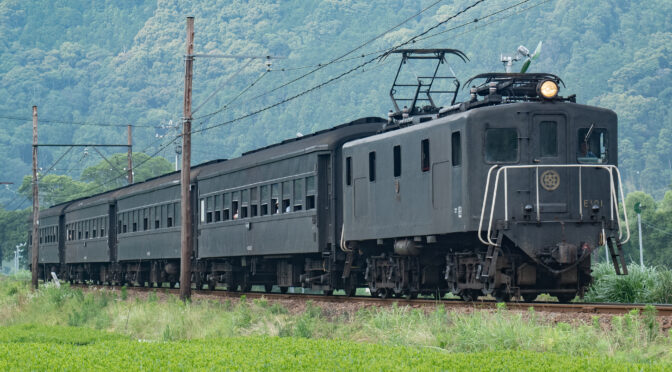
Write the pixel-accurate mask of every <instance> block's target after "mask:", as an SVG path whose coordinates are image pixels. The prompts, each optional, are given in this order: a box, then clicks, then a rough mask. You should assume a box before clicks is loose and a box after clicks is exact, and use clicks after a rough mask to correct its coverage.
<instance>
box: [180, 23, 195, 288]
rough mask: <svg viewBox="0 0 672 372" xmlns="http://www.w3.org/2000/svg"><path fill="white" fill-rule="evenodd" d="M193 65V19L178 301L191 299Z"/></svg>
mask: <svg viewBox="0 0 672 372" xmlns="http://www.w3.org/2000/svg"><path fill="white" fill-rule="evenodd" d="M193 63H194V17H187V55H186V56H185V63H184V116H183V118H182V124H183V125H182V171H181V173H180V182H181V208H180V214H181V220H182V228H181V236H180V244H181V253H182V254H181V259H180V298H181V299H182V300H183V301H187V300H190V299H191V253H192V252H191V248H192V236H191V197H190V196H191V195H190V194H189V193H190V190H189V189H190V186H191V80H192V72H193Z"/></svg>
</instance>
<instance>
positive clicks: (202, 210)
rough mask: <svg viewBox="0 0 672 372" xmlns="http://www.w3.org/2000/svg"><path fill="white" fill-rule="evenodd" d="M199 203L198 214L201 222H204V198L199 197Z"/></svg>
mask: <svg viewBox="0 0 672 372" xmlns="http://www.w3.org/2000/svg"><path fill="white" fill-rule="evenodd" d="M199 204H200V208H199V209H200V216H201V218H200V219H201V223H205V198H201V202H200V203H199Z"/></svg>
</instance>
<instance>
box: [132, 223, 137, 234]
mask: <svg viewBox="0 0 672 372" xmlns="http://www.w3.org/2000/svg"><path fill="white" fill-rule="evenodd" d="M136 231H138V223H137V222H133V232H136Z"/></svg>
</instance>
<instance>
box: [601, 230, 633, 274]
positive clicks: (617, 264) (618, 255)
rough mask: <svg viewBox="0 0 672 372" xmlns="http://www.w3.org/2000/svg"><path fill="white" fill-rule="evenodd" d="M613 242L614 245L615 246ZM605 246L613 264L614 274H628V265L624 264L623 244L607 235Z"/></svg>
mask: <svg viewBox="0 0 672 372" xmlns="http://www.w3.org/2000/svg"><path fill="white" fill-rule="evenodd" d="M614 241H615V242H614ZM614 244H615V245H616V247H615V248H614ZM606 246H607V249H608V250H609V255H610V256H611V262H612V263H613V264H614V271H616V275H628V266H627V265H626V264H625V256H624V255H623V244H621V242H620V241H619V240H618V239H616V238H613V237H609V238H607V244H606ZM621 268H623V270H621Z"/></svg>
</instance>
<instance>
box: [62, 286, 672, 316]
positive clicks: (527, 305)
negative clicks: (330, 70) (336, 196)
mask: <svg viewBox="0 0 672 372" xmlns="http://www.w3.org/2000/svg"><path fill="white" fill-rule="evenodd" d="M72 286H73V287H76V288H83V289H93V288H102V289H108V290H112V291H119V290H121V288H122V287H119V286H92V285H87V284H72ZM126 290H128V291H132V292H157V293H158V292H162V293H170V294H173V295H176V296H177V295H179V289H176V288H165V287H163V288H157V287H126ZM193 293H194V295H195V298H198V297H199V296H203V297H206V298H207V297H212V296H214V297H219V298H229V299H230V298H234V299H235V298H242V297H245V298H247V299H262V298H263V299H267V300H300V301H312V302H322V303H325V302H326V303H348V302H349V303H359V304H362V305H368V306H378V307H387V306H394V304H396V306H409V307H432V306H437V305H443V306H446V307H451V308H471V309H483V310H487V309H499V308H500V307H499V306H501V305H498V303H497V302H496V301H491V300H475V301H461V300H455V299H440V300H436V299H425V298H420V299H413V300H410V299H405V298H385V299H383V298H376V297H369V296H353V297H348V296H345V295H332V296H327V295H316V294H302V293H286V294H283V293H273V292H270V293H269V292H237V291H224V290H214V291H213V290H193ZM646 306H647V305H646V304H617V303H583V302H577V303H569V304H563V303H557V302H515V301H512V302H507V303H506V309H507V310H519V311H520V310H525V311H527V310H530V309H534V311H542V312H555V313H588V314H596V315H598V314H605V315H618V314H627V313H629V312H631V311H633V310H639V311H640V312H641V311H643V310H644V309H645V308H646ZM652 306H653V307H654V308H655V309H656V315H657V316H666V317H667V316H672V305H667V304H652Z"/></svg>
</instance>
